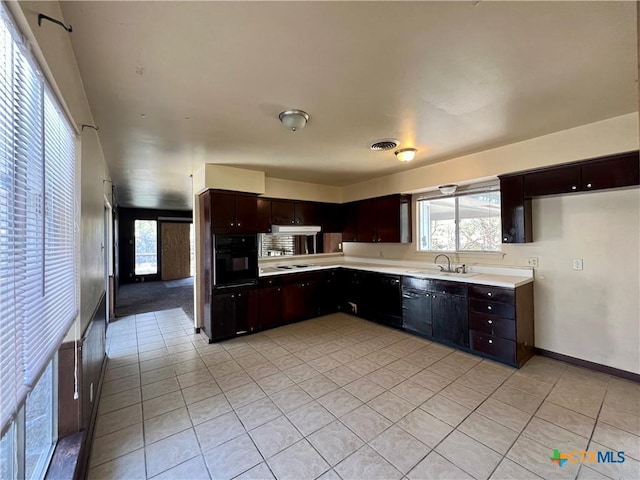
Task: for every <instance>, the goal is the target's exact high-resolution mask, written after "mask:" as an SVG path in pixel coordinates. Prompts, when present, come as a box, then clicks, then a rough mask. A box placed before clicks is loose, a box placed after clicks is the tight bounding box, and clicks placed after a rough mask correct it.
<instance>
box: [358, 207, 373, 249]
mask: <svg viewBox="0 0 640 480" xmlns="http://www.w3.org/2000/svg"><path fill="white" fill-rule="evenodd" d="M376 206H377V205H376V201H375V200H362V201H360V202H358V241H359V242H367V243H371V242H377V241H378V230H377V225H378V213H377V211H376Z"/></svg>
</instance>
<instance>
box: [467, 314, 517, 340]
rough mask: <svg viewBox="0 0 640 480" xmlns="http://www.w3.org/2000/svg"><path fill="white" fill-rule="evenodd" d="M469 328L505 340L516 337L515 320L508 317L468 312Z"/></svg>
mask: <svg viewBox="0 0 640 480" xmlns="http://www.w3.org/2000/svg"><path fill="white" fill-rule="evenodd" d="M469 328H470V329H471V330H477V331H478V332H482V333H486V334H487V335H493V336H495V337H501V338H505V339H507V340H515V339H516V322H515V320H510V319H508V318H502V317H496V316H495V315H485V314H484V313H475V312H472V313H470V314H469Z"/></svg>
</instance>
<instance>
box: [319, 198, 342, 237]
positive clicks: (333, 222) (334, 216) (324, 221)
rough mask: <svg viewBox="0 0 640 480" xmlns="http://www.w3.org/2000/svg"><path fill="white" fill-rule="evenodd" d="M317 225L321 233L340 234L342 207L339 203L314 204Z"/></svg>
mask: <svg viewBox="0 0 640 480" xmlns="http://www.w3.org/2000/svg"><path fill="white" fill-rule="evenodd" d="M316 208H317V212H316V215H317V218H318V225H320V227H322V232H323V233H339V232H342V205H340V204H339V203H316Z"/></svg>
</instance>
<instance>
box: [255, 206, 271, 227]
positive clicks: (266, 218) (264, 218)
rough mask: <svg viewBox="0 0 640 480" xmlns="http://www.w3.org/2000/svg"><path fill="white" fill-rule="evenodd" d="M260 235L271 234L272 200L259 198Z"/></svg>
mask: <svg viewBox="0 0 640 480" xmlns="http://www.w3.org/2000/svg"><path fill="white" fill-rule="evenodd" d="M258 233H271V200H270V199H268V198H258Z"/></svg>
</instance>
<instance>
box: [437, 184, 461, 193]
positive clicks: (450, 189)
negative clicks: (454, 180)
mask: <svg viewBox="0 0 640 480" xmlns="http://www.w3.org/2000/svg"><path fill="white" fill-rule="evenodd" d="M438 189H439V190H440V193H442V194H443V195H451V194H452V193H456V190H457V189H458V185H454V184H449V185H440V186H439V187H438Z"/></svg>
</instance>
